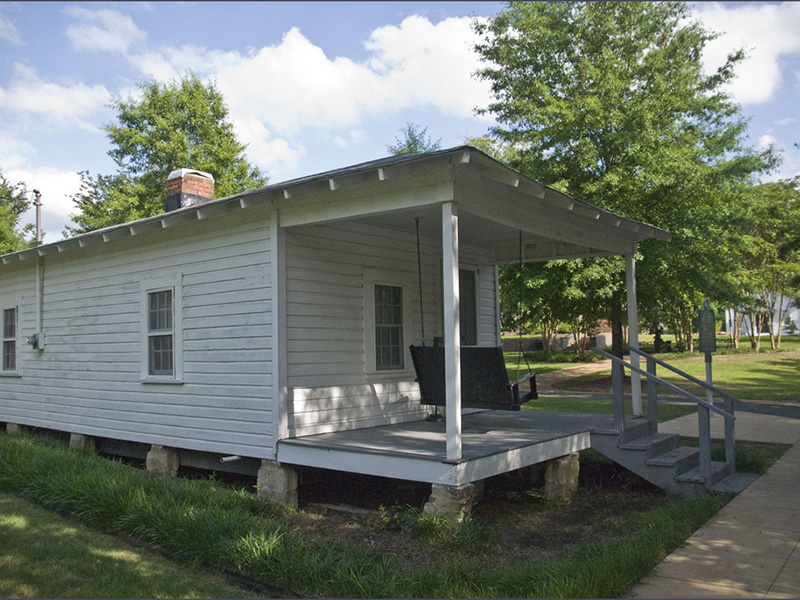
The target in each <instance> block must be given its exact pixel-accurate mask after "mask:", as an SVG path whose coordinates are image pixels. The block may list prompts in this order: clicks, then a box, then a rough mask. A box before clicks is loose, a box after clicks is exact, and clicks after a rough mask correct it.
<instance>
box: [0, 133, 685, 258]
mask: <svg viewBox="0 0 800 600" xmlns="http://www.w3.org/2000/svg"><path fill="white" fill-rule="evenodd" d="M444 202H456V203H457V204H458V205H459V214H460V219H461V222H460V231H461V236H462V237H464V238H465V239H470V240H472V241H473V242H475V243H482V244H484V245H485V246H486V247H487V248H489V249H490V250H491V252H492V255H493V256H494V258H495V260H496V261H497V262H514V261H518V260H519V258H520V256H519V254H520V247H521V249H522V253H523V259H524V260H526V261H543V260H552V259H555V258H578V257H590V256H605V255H611V254H629V253H632V252H634V251H635V248H636V244H637V243H638V242H639V241H640V240H642V239H647V238H655V239H660V240H665V241H667V240H669V239H670V238H671V236H672V234H670V233H669V232H667V231H665V230H663V229H660V228H658V227H653V226H651V225H647V224H644V223H641V222H639V221H635V220H633V219H628V218H625V217H622V216H620V215H617V214H614V213H612V212H609V211H606V210H603V209H600V208H597V207H595V206H592V205H590V204H587V203H586V202H583V201H581V200H578V199H576V198H573V197H572V196H570V195H568V194H564V193H562V192H559V191H557V190H554V189H552V188H549V187H547V186H545V185H543V184H541V183H539V182H537V181H535V180H533V179H531V178H530V177H528V176H526V175H523V174H521V173H519V172H517V171H515V170H513V169H511V168H510V167H507V166H505V165H503V164H502V163H500V162H498V161H496V160H494V159H492V158H490V157H489V156H487V155H486V154H484V153H483V152H481V151H479V150H477V149H475V148H472V147H470V146H461V147H457V148H452V149H449V150H441V151H437V152H428V153H424V154H404V155H399V156H391V157H387V158H383V159H380V160H374V161H369V162H365V163H361V164H358V165H353V166H350V167H345V168H342V169H336V170H333V171H327V172H324V173H319V174H316V175H311V176H307V177H302V178H299V179H293V180H291V181H286V182H283V183H277V184H271V185H268V186H265V187H262V188H258V189H255V190H251V191H247V192H243V193H240V194H236V195H234V196H230V197H227V198H221V199H218V200H213V201H211V202H207V203H204V204H199V205H195V206H190V207H186V208H182V209H179V210H175V211H172V212H169V213H164V214H161V215H157V216H155V217H150V218H148V219H141V220H139V221H134V222H131V223H125V224H122V225H116V226H113V227H108V228H105V229H99V230H96V231H92V232H89V233H85V234H82V235H78V236H74V237H71V238H67V239H64V240H59V241H57V242H53V243H50V244H45V245H42V246H38V247H35V248H29V249H26V250H22V251H19V252H14V253H10V254H6V255H3V256H2V257H0V263H2V264H9V263H15V262H17V261H20V260H26V259H28V258H34V257H39V256H45V255H48V254H53V253H60V252H65V251H73V250H78V249H80V248H83V247H85V246H89V245H94V244H96V243H108V242H112V241H114V240H116V239H119V238H123V237H128V236H132V235H139V234H142V233H146V232H148V231H152V230H158V229H162V228H169V227H175V226H180V225H181V224H182V223H185V222H188V221H192V220H196V219H206V218H212V217H214V216H216V215H218V214H221V213H226V212H229V211H233V210H247V209H248V208H252V207H258V206H264V205H267V206H273V207H274V208H277V209H278V210H279V211H280V215H281V217H280V219H281V226H282V227H292V226H297V225H304V224H312V223H323V222H327V221H335V220H342V219H363V218H369V219H370V220H374V221H377V222H380V223H382V224H384V225H386V226H388V227H402V228H409V227H413V226H414V222H415V219H416V218H417V217H419V219H420V226H421V229H423V231H427V232H428V233H433V232H438V231H439V229H440V206H441V204H442V203H444ZM520 232H521V234H522V240H521V242H522V243H521V244H520V239H519V235H520Z"/></svg>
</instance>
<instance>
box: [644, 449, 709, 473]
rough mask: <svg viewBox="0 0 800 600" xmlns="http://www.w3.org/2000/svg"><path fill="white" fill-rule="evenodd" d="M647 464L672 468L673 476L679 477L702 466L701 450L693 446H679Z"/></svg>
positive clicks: (651, 459) (653, 458)
mask: <svg viewBox="0 0 800 600" xmlns="http://www.w3.org/2000/svg"><path fill="white" fill-rule="evenodd" d="M647 464H648V465H650V466H651V467H667V468H672V472H673V475H675V476H678V475H680V474H681V473H685V472H686V471H688V470H690V469H693V468H694V467H696V466H697V465H699V464H700V450H699V449H698V448H693V447H691V446H678V447H677V448H675V449H674V450H670V451H669V452H665V453H664V454H659V455H658V456H654V457H652V458H650V459H648V460H647Z"/></svg>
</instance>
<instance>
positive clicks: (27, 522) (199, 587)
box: [0, 493, 257, 598]
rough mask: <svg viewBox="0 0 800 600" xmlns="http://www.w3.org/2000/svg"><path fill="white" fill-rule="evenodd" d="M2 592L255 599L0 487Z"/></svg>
mask: <svg viewBox="0 0 800 600" xmlns="http://www.w3.org/2000/svg"><path fill="white" fill-rule="evenodd" d="M0 597H2V598H232V597H238V598H255V597H257V596H256V594H255V593H254V592H251V591H249V590H248V589H245V588H242V587H238V586H234V585H232V584H231V583H230V582H229V581H227V580H225V579H223V578H222V577H216V576H213V575H211V574H208V573H207V572H203V571H202V570H200V569H198V568H192V567H190V566H185V565H184V566H181V565H179V564H178V563H176V562H174V561H171V560H168V559H166V558H164V557H162V556H160V555H158V554H155V553H153V552H150V551H148V550H144V549H142V548H140V547H136V546H132V545H131V544H128V543H126V542H124V541H122V540H121V539H119V538H118V537H115V536H111V535H107V534H104V533H100V532H98V531H96V530H94V529H92V528H90V527H87V526H86V525H84V524H82V523H80V522H79V521H77V520H75V519H73V518H69V517H62V516H60V515H58V514H56V513H54V512H52V511H49V510H45V509H44V508H41V507H40V506H36V505H35V504H32V503H31V502H29V501H27V500H24V499H22V498H19V497H17V496H12V495H9V494H3V493H0Z"/></svg>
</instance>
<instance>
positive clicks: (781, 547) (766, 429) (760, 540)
mask: <svg viewBox="0 0 800 600" xmlns="http://www.w3.org/2000/svg"><path fill="white" fill-rule="evenodd" d="M722 424H723V419H722V417H717V416H714V417H713V418H712V419H711V431H712V436H713V437H719V438H721V437H723V431H722ZM659 429H660V430H661V431H665V432H674V433H679V434H682V435H690V436H697V416H696V415H687V416H685V417H681V418H679V419H675V420H673V421H669V422H667V423H662V425H661V426H660V427H659ZM736 439H737V440H749V441H756V442H775V443H784V444H793V446H792V448H791V449H790V450H789V451H788V452H787V453H786V454H784V455H783V457H781V459H780V460H779V461H778V462H776V463H775V464H774V465H773V466H772V468H770V470H769V471H768V472H767V473H766V474H765V475H763V476H762V477H760V478H759V479H758V480H756V481H755V482H754V483H752V484H751V485H750V486H749V487H747V488H746V489H745V490H744V491H742V492H741V493H740V494H739V495H738V496H736V498H734V499H733V500H731V502H729V503H728V504H727V505H726V506H725V507H724V508H723V509H722V510H720V511H719V512H718V513H717V514H716V515H714V516H713V517H712V518H711V519H710V520H709V521H708V522H707V523H706V524H705V525H703V526H702V527H701V528H700V529H698V530H697V531H696V532H695V534H694V535H693V536H692V537H691V538H689V540H687V543H686V545H685V546H683V547H681V548H679V549H677V550H676V551H675V552H673V553H672V554H670V555H669V556H668V557H667V558H666V559H664V560H663V561H662V562H661V563H660V564H659V565H658V566H657V567H656V568H655V569H654V570H653V571H652V572H651V573H650V574H649V575H647V576H645V577H644V578H643V579H642V580H641V581H640V582H639V583H638V584H637V585H636V586H634V588H633V589H632V590H631V592H630V597H631V598H800V419H787V418H782V417H776V416H770V415H762V414H754V413H745V412H737V413H736Z"/></svg>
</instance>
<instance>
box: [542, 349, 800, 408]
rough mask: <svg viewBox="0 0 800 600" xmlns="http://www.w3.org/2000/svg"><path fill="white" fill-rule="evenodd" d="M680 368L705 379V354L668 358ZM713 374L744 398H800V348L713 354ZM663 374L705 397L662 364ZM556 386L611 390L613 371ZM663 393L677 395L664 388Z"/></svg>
mask: <svg viewBox="0 0 800 600" xmlns="http://www.w3.org/2000/svg"><path fill="white" fill-rule="evenodd" d="M667 362H668V363H669V364H671V365H673V366H675V367H676V368H678V369H680V370H682V371H685V372H686V373H689V374H690V375H693V376H695V377H697V378H698V379H701V380H705V372H706V371H705V370H706V366H705V358H704V357H702V356H699V357H692V358H676V359H672V360H667ZM711 366H712V377H713V383H714V385H715V386H716V387H718V388H720V389H722V390H725V391H726V392H728V393H730V394H733V395H734V396H736V397H737V398H741V399H742V400H764V401H769V402H800V387H798V384H797V382H798V381H800V352H797V351H793V352H775V353H759V354H728V355H723V356H716V355H714V356H712V363H711ZM657 375H658V376H659V377H662V378H664V379H666V380H667V381H669V382H671V383H674V384H676V385H680V386H681V387H683V388H684V389H686V390H687V391H689V392H691V393H693V394H695V395H697V396H700V397H701V398H705V390H703V389H702V388H700V387H699V386H695V385H693V384H691V383H688V382H686V380H684V379H682V378H681V377H679V376H677V375H675V374H673V373H672V372H670V371H669V370H667V369H663V368H660V369H659V370H658V372H657ZM554 387H555V388H557V389H559V390H562V391H564V392H565V393H568V392H569V391H580V392H610V389H611V371H610V370H609V371H604V372H600V373H595V374H591V375H583V376H580V377H575V378H572V379H568V380H565V381H562V382H559V383H557V384H555V386H554ZM659 394H662V395H674V393H673V392H670V391H668V390H664V388H661V389H660V390H659Z"/></svg>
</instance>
